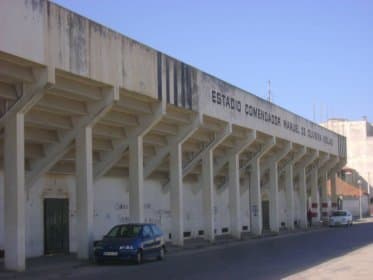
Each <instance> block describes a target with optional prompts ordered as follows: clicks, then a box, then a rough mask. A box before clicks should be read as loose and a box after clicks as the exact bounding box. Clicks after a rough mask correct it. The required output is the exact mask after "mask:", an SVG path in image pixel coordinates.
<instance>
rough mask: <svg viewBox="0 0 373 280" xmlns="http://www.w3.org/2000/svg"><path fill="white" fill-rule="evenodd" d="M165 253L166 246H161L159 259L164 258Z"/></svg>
mask: <svg viewBox="0 0 373 280" xmlns="http://www.w3.org/2000/svg"><path fill="white" fill-rule="evenodd" d="M164 253H165V250H164V247H161V249H160V250H159V256H158V260H160V261H161V260H163V259H164Z"/></svg>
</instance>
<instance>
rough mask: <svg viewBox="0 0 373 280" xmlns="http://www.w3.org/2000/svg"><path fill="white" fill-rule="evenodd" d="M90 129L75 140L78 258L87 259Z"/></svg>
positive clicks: (90, 200) (90, 239)
mask: <svg viewBox="0 0 373 280" xmlns="http://www.w3.org/2000/svg"><path fill="white" fill-rule="evenodd" d="M92 168H93V166H92V128H91V127H86V128H83V129H81V131H79V133H78V135H77V138H76V201H77V203H76V205H77V237H78V242H77V243H78V248H77V253H78V258H79V259H88V258H89V257H90V256H91V253H92V245H93V244H92V242H93V201H94V199H93V170H92Z"/></svg>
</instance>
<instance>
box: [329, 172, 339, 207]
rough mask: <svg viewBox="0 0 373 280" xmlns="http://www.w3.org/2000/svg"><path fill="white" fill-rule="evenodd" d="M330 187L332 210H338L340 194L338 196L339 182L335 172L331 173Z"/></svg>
mask: <svg viewBox="0 0 373 280" xmlns="http://www.w3.org/2000/svg"><path fill="white" fill-rule="evenodd" d="M330 189H331V201H332V210H337V207H338V196H337V182H336V174H335V173H332V174H331V175H330Z"/></svg>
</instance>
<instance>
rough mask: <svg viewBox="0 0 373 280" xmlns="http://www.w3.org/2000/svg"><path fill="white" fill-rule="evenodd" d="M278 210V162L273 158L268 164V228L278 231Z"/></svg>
mask: <svg viewBox="0 0 373 280" xmlns="http://www.w3.org/2000/svg"><path fill="white" fill-rule="evenodd" d="M278 210H279V208H278V164H277V161H275V160H274V161H272V162H271V163H270V164H269V229H270V230H271V231H272V232H279V228H280V222H279V213H278Z"/></svg>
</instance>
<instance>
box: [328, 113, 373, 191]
mask: <svg viewBox="0 0 373 280" xmlns="http://www.w3.org/2000/svg"><path fill="white" fill-rule="evenodd" d="M321 125H322V126H324V127H326V128H328V129H330V130H332V131H335V132H336V133H339V134H341V135H344V136H345V137H346V141H347V150H348V153H347V163H346V166H347V167H349V168H352V169H354V170H355V171H356V172H357V174H355V172H353V174H352V173H351V175H353V176H347V177H348V178H345V180H346V181H347V182H348V183H350V184H353V185H355V186H358V180H359V179H360V180H361V187H362V191H363V192H367V193H368V194H371V193H372V185H373V124H372V123H370V122H368V121H367V120H365V119H363V120H360V121H349V120H344V119H331V120H328V121H327V122H325V123H322V124H321ZM356 175H357V176H356Z"/></svg>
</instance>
